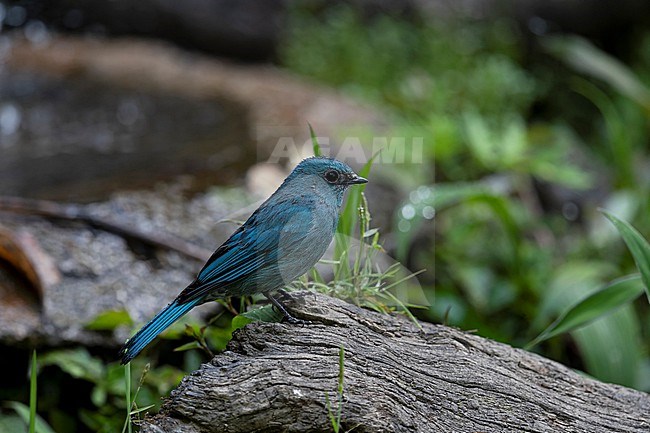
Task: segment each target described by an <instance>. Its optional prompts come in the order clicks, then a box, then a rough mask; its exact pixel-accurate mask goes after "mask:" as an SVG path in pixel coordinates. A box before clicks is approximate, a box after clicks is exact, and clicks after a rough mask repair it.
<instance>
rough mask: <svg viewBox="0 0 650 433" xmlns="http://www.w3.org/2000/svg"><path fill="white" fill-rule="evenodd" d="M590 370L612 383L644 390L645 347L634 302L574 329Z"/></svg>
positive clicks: (601, 378) (576, 339)
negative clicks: (642, 369) (643, 363)
mask: <svg viewBox="0 0 650 433" xmlns="http://www.w3.org/2000/svg"><path fill="white" fill-rule="evenodd" d="M571 337H572V338H573V340H574V341H575V343H576V345H577V346H578V349H579V350H580V355H581V358H582V360H583V362H584V365H585V369H586V371H587V372H588V373H589V374H591V375H593V376H594V377H596V378H598V379H599V380H602V381H604V382H608V383H617V384H619V385H624V386H629V387H633V388H636V389H640V388H639V386H640V383H639V379H640V377H641V375H640V373H641V371H640V368H641V360H642V359H643V357H644V351H645V348H644V347H643V342H642V341H643V340H642V338H643V337H642V336H641V329H640V321H639V317H638V316H637V314H636V312H635V309H634V305H632V304H629V305H625V306H623V307H621V308H619V309H617V310H616V311H614V312H613V313H612V314H608V315H606V316H603V317H601V318H600V319H597V320H594V321H593V322H591V323H590V324H588V325H586V326H583V327H582V328H580V329H576V330H575V331H572V332H571Z"/></svg>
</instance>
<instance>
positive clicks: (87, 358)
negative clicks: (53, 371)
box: [40, 348, 105, 383]
mask: <svg viewBox="0 0 650 433" xmlns="http://www.w3.org/2000/svg"><path fill="white" fill-rule="evenodd" d="M40 364H41V365H40V366H41V368H42V367H45V366H47V365H56V366H57V367H59V368H60V369H61V370H63V371H64V372H66V373H68V374H69V375H70V376H72V377H74V378H76V379H84V380H87V381H89V382H92V383H99V382H100V381H101V380H102V379H103V377H104V373H105V371H104V363H103V362H102V361H101V360H100V359H98V358H93V357H92V356H91V355H90V353H88V351H87V350H86V349H83V348H79V349H66V350H57V351H54V352H50V353H47V354H45V355H42V356H41V357H40Z"/></svg>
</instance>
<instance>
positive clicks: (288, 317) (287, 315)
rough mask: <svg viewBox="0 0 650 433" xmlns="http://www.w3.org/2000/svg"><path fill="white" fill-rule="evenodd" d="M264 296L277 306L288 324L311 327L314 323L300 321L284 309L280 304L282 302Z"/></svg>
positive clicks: (267, 295)
mask: <svg viewBox="0 0 650 433" xmlns="http://www.w3.org/2000/svg"><path fill="white" fill-rule="evenodd" d="M264 296H266V297H267V298H268V300H269V301H271V303H272V304H273V305H274V306H275V308H277V309H278V310H279V311H280V312H281V313H282V315H283V316H284V319H285V320H286V321H287V323H291V324H292V325H309V324H311V323H312V322H311V321H309V320H303V319H298V318H297V317H294V316H292V315H291V313H289V312H288V311H287V309H286V308H285V307H284V305H282V304H281V303H280V301H278V300H277V299H275V298H274V297H273V296H271V295H269V294H268V293H267V294H265V295H264Z"/></svg>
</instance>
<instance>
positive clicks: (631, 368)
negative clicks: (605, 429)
mask: <svg viewBox="0 0 650 433" xmlns="http://www.w3.org/2000/svg"><path fill="white" fill-rule="evenodd" d="M532 42H533V43H532V44H528V45H525V43H524V37H523V35H521V34H520V33H519V30H518V29H517V27H516V26H515V25H514V23H510V22H508V21H503V20H496V21H490V22H487V21H473V20H471V19H465V20H463V19H454V20H442V19H440V20H437V19H435V18H431V17H429V18H428V20H427V21H426V22H419V21H418V20H417V19H415V20H414V19H410V20H406V19H399V18H391V17H386V16H381V15H379V16H366V15H363V14H358V13H356V12H354V11H353V10H352V9H351V8H348V7H334V8H329V9H327V10H325V11H317V12H316V13H313V11H310V10H308V9H305V8H301V9H298V10H296V11H295V13H294V15H293V21H292V24H291V25H290V31H289V32H288V33H287V37H286V40H285V45H284V49H283V50H282V52H281V58H282V61H283V63H284V65H285V66H286V67H287V68H289V69H292V70H294V71H296V72H298V73H300V74H303V75H305V76H307V77H310V78H311V79H314V80H316V81H319V82H322V83H325V84H328V85H332V86H335V87H337V88H338V89H339V90H340V91H342V92H343V93H345V94H348V95H351V96H354V97H357V98H361V99H363V100H365V101H368V102H369V103H371V104H374V105H376V106H378V108H380V109H381V110H383V111H384V112H386V113H388V118H389V120H390V122H391V125H392V126H391V128H392V131H391V132H392V134H393V135H394V136H406V137H411V138H412V137H423V140H424V156H425V160H424V163H423V164H415V165H401V166H400V165H397V164H395V165H390V164H387V165H386V166H384V167H383V170H381V171H380V170H378V171H376V173H381V175H382V176H384V177H385V178H387V180H388V181H389V182H390V184H392V185H397V186H398V188H399V189H400V192H401V194H402V195H403V196H406V197H408V199H407V200H406V201H405V202H404V203H402V206H401V207H400V208H399V209H397V211H396V215H395V226H394V228H393V229H394V235H395V240H396V249H395V252H396V254H397V257H398V258H399V259H400V260H402V261H405V262H407V263H408V264H409V266H410V267H411V269H421V268H427V269H428V270H429V271H428V272H427V273H425V274H423V275H422V276H421V278H420V280H421V282H422V283H424V284H425V286H426V289H427V296H428V297H429V298H430V299H431V300H432V301H433V305H432V306H431V308H430V309H428V310H427V311H426V312H424V313H423V312H420V313H419V315H420V317H422V318H424V319H426V320H432V321H445V322H447V323H450V324H453V325H457V326H460V327H461V328H463V329H476V330H477V332H478V333H479V334H481V335H484V336H488V337H492V338H495V339H497V340H500V341H504V342H507V343H510V344H513V345H515V346H524V345H526V344H527V343H531V342H533V340H534V339H535V337H538V336H539V337H540V338H539V339H537V340H535V341H534V342H535V343H539V344H538V345H535V346H534V350H537V351H539V352H541V353H542V354H544V355H545V356H548V357H551V358H554V359H557V360H559V361H560V362H563V363H565V364H567V365H569V366H572V367H574V368H578V369H582V370H584V371H586V372H587V373H589V374H592V375H594V376H596V377H598V378H600V379H602V380H606V381H611V382H616V383H620V384H624V385H627V386H631V387H636V388H639V389H643V390H648V389H650V356H649V352H650V345H649V344H648V341H650V339H649V338H648V337H649V336H650V335H649V334H650V311H649V309H648V303H647V301H645V300H644V299H643V298H642V297H640V296H639V295H640V294H641V293H642V290H643V289H642V288H643V284H642V282H641V280H640V279H639V278H638V277H636V276H631V277H625V278H623V279H621V280H619V279H618V278H620V277H624V276H626V275H629V274H632V273H635V272H637V271H638V270H637V269H636V268H635V262H634V260H632V257H631V256H630V255H629V254H628V253H627V252H626V251H625V250H624V248H625V245H624V244H623V243H622V242H621V237H619V236H617V235H616V232H615V231H614V230H612V227H611V226H609V225H608V224H607V221H606V219H605V218H604V217H603V215H602V214H600V213H599V212H597V210H596V209H597V208H598V207H603V208H606V209H608V210H610V211H612V212H613V214H615V215H618V216H619V217H621V218H622V219H623V220H626V221H630V222H632V223H633V224H634V225H635V226H636V227H637V229H638V230H639V232H640V233H644V234H646V237H647V235H648V233H650V220H648V218H647V214H648V212H649V211H650V201H649V200H648V197H650V195H649V194H648V193H649V192H650V191H649V185H650V178H649V177H648V176H647V174H645V173H648V172H650V167H648V165H649V164H648V162H649V159H648V157H647V153H648V145H649V144H650V128H649V126H650V110H649V109H648V107H649V104H648V95H650V90H649V89H650V87H649V86H648V83H650V36H646V37H645V38H644V39H642V41H641V42H640V43H639V45H638V46H637V47H635V54H634V55H633V58H632V60H631V61H630V62H631V63H632V64H633V65H632V67H630V66H627V65H625V64H624V63H623V62H621V61H619V60H617V59H615V58H613V57H612V56H610V55H608V54H606V53H604V52H603V51H601V50H599V49H598V48H597V47H595V46H594V45H593V44H591V43H590V42H588V41H586V40H584V39H581V38H578V37H568V36H565V37H551V36H547V37H541V38H536V39H535V40H534V41H532ZM531 47H532V50H533V52H532V53H531V51H530V49H531ZM366 138H370V137H366ZM407 141H408V140H407ZM549 194H551V196H553V194H555V200H556V201H555V202H553V200H552V199H551V200H549V199H548V198H547V196H548V195H549ZM370 206H371V207H372V203H371V204H370ZM644 215H646V217H644ZM434 223H435V224H434ZM626 242H627V241H626ZM627 243H628V245H629V242H627ZM635 258H637V255H635ZM646 260H647V258H646ZM638 262H639V261H638V259H637V264H638ZM639 269H641V270H642V269H643V265H642V264H639ZM545 330H546V331H545ZM540 334H541V335H540Z"/></svg>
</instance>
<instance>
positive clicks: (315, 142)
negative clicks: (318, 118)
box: [307, 122, 323, 156]
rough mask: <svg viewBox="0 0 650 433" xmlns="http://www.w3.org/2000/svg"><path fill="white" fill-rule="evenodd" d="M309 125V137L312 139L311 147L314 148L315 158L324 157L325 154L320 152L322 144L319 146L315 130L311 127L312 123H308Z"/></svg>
mask: <svg viewBox="0 0 650 433" xmlns="http://www.w3.org/2000/svg"><path fill="white" fill-rule="evenodd" d="M307 125H309V136H310V137H311V145H312V146H313V148H314V156H322V155H323V153H322V152H321V150H320V144H318V138H316V134H315V133H314V128H312V127H311V123H309V122H307Z"/></svg>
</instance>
